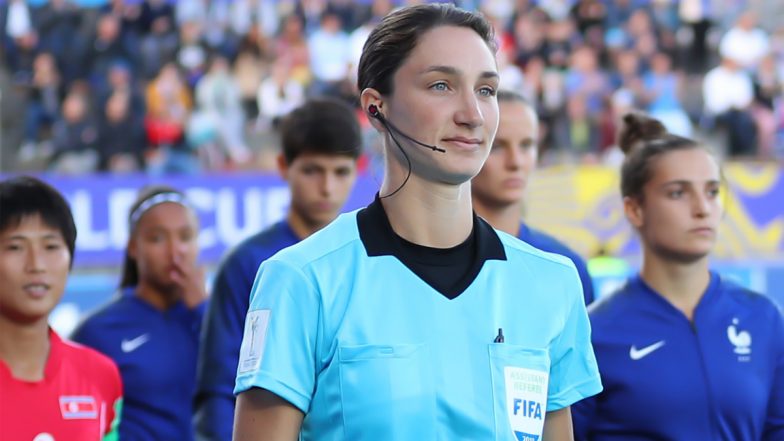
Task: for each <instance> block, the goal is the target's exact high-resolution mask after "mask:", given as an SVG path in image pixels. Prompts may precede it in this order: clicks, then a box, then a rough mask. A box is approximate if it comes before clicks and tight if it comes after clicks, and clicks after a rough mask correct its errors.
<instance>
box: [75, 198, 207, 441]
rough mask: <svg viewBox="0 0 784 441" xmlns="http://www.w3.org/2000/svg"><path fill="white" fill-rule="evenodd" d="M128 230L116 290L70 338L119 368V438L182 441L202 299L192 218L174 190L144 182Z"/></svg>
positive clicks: (187, 434) (188, 428)
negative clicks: (122, 395) (123, 390)
mask: <svg viewBox="0 0 784 441" xmlns="http://www.w3.org/2000/svg"><path fill="white" fill-rule="evenodd" d="M129 230H130V235H129V239H128V248H127V250H126V258H125V265H124V268H123V275H122V281H121V283H120V287H121V292H120V294H119V296H117V297H116V298H115V299H114V300H112V301H111V302H110V303H109V304H108V305H106V306H105V307H103V308H101V309H100V310H98V311H97V312H95V313H94V314H92V315H91V316H89V317H88V318H87V319H86V320H85V321H84V322H83V323H82V324H81V325H80V326H79V328H78V329H77V330H76V331H74V340H76V341H78V342H81V343H83V344H85V345H87V346H90V347H93V348H95V349H97V350H99V351H101V352H103V353H104V354H106V355H108V356H109V357H111V358H112V359H113V360H114V361H115V362H116V363H117V366H118V367H119V368H120V373H121V374H122V378H123V383H124V384H125V388H126V397H125V408H124V414H123V416H124V418H123V421H122V423H121V424H120V439H122V440H128V441H131V440H160V439H166V440H183V441H187V440H190V439H193V428H192V422H191V420H192V415H193V404H192V403H193V395H194V390H195V384H196V359H197V349H198V339H199V332H200V330H201V324H202V320H203V317H204V311H205V309H206V303H205V301H206V299H207V294H206V292H205V286H204V285H205V282H204V273H203V271H202V269H201V268H199V267H198V266H197V264H196V259H197V257H198V254H199V246H198V241H197V239H198V233H199V225H198V221H197V219H196V214H195V213H194V211H193V209H191V208H190V206H189V205H188V202H187V200H186V198H185V196H184V195H183V194H182V193H180V192H178V191H177V190H175V189H173V188H169V187H150V188H148V189H145V190H142V192H141V193H140V195H139V198H138V199H137V200H136V202H135V203H134V204H133V205H132V206H131V211H130V215H129Z"/></svg>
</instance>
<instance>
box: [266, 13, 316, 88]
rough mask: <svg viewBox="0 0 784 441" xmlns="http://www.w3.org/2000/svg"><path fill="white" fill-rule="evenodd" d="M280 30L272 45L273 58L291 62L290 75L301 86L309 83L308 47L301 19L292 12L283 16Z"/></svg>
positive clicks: (310, 74)
mask: <svg viewBox="0 0 784 441" xmlns="http://www.w3.org/2000/svg"><path fill="white" fill-rule="evenodd" d="M280 32H281V35H280V36H279V37H278V38H277V39H276V41H275V45H274V54H275V58H276V59H284V58H285V59H288V60H289V63H291V77H292V78H293V79H295V80H297V81H299V82H300V83H302V85H303V86H307V85H309V84H310V82H311V80H312V78H313V74H312V73H311V71H310V49H309V45H308V40H307V37H306V36H305V31H304V24H303V21H302V19H301V18H300V17H299V16H297V15H293V14H292V15H289V16H287V17H285V18H283V24H282V25H281V31H280Z"/></svg>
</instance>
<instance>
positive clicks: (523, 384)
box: [488, 343, 550, 441]
mask: <svg viewBox="0 0 784 441" xmlns="http://www.w3.org/2000/svg"><path fill="white" fill-rule="evenodd" d="M488 353H489V357H490V370H491V372H490V373H491V377H490V378H491V379H492V385H493V406H494V414H495V433H496V437H495V439H496V440H514V441H535V440H538V439H541V437H542V431H543V429H544V417H545V413H546V411H547V386H548V381H549V373H550V357H549V355H548V352H547V350H545V349H539V348H527V347H523V346H517V345H511V344H508V343H491V344H490V345H489V346H488Z"/></svg>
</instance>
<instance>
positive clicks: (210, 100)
mask: <svg viewBox="0 0 784 441" xmlns="http://www.w3.org/2000/svg"><path fill="white" fill-rule="evenodd" d="M196 106H197V107H196V112H198V113H200V114H201V115H202V116H203V118H202V119H201V124H202V125H203V124H210V125H212V127H213V128H214V130H215V131H216V133H217V135H218V136H217V139H216V141H217V143H218V145H219V147H220V148H221V150H222V152H223V153H224V155H225V156H226V157H227V158H228V159H229V161H230V162H231V163H232V164H243V163H245V162H247V161H248V160H249V159H250V157H251V153H250V151H249V150H248V146H247V145H246V144H245V139H244V136H243V135H244V129H245V113H244V111H243V109H242V98H241V96H240V90H239V87H238V85H237V82H236V80H235V79H234V77H233V76H232V75H231V72H230V71H229V62H228V60H227V59H226V58H225V57H223V56H222V55H220V54H215V55H214V56H213V58H212V62H211V63H210V68H209V70H208V71H207V74H206V75H204V76H203V77H202V78H201V79H200V80H199V82H198V83H197V84H196ZM204 117H206V118H204ZM193 147H196V146H193Z"/></svg>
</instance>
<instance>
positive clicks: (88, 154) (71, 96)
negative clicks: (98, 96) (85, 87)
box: [49, 88, 99, 174]
mask: <svg viewBox="0 0 784 441" xmlns="http://www.w3.org/2000/svg"><path fill="white" fill-rule="evenodd" d="M52 135H53V136H52V150H53V153H52V157H51V159H50V165H49V167H50V168H51V169H52V170H55V171H59V172H62V173H70V174H80V173H89V172H92V171H95V170H96V169H97V167H98V162H99V156H98V151H97V148H98V145H97V142H98V125H97V124H96V121H95V119H94V118H93V116H92V115H91V112H90V103H89V100H88V99H87V97H86V96H85V92H84V91H82V90H80V89H78V88H74V90H72V91H71V92H69V93H68V96H67V97H66V98H65V101H64V102H63V107H62V111H61V116H60V118H59V119H58V120H57V122H55V124H54V127H53V129H52Z"/></svg>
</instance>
